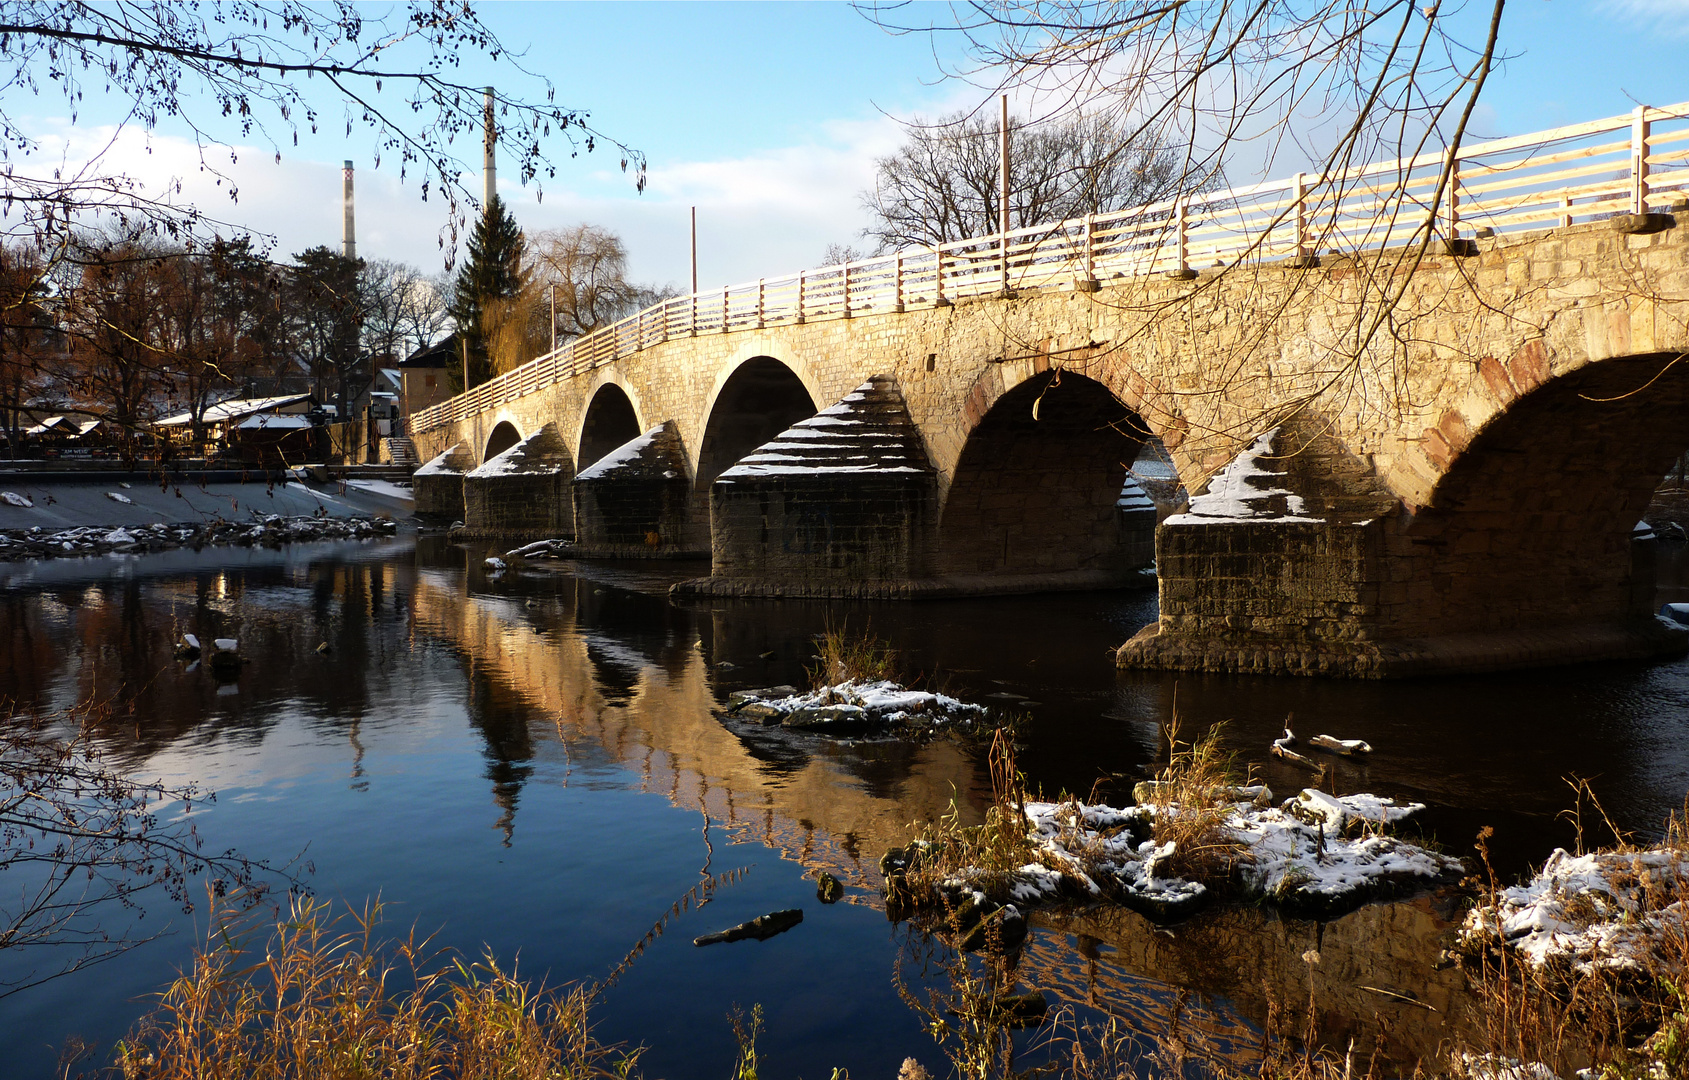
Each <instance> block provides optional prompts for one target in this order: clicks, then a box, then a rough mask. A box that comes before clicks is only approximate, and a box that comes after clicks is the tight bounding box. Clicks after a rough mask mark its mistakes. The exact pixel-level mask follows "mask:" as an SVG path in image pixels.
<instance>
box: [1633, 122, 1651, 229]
mask: <svg viewBox="0 0 1689 1080" xmlns="http://www.w3.org/2000/svg"><path fill="white" fill-rule="evenodd" d="M1648 129H1649V123H1648V106H1646V105H1638V106H1637V107H1636V111H1634V112H1632V113H1631V114H1630V212H1631V213H1633V214H1646V213H1647V212H1648V136H1649V134H1650V132H1649V130H1648Z"/></svg>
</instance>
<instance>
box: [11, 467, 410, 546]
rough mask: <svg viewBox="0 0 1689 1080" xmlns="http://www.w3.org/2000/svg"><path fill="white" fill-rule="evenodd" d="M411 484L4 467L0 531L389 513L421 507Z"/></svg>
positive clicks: (287, 474) (289, 475)
mask: <svg viewBox="0 0 1689 1080" xmlns="http://www.w3.org/2000/svg"><path fill="white" fill-rule="evenodd" d="M415 505H416V504H415V500H414V498H413V497H412V496H411V493H410V489H409V488H407V487H403V486H401V484H399V483H397V482H395V481H394V480H393V479H391V478H389V477H387V476H385V475H382V476H377V475H374V474H371V475H367V476H359V475H350V476H346V477H340V476H328V475H326V474H325V475H324V476H321V477H318V476H314V475H312V473H311V472H309V471H305V470H289V471H279V472H275V473H265V472H262V471H254V472H239V471H231V470H217V471H203V470H202V471H196V472H181V473H163V474H158V473H145V472H123V471H116V470H84V471H47V470H32V471H29V472H21V471H7V470H5V469H3V468H0V530H4V531H7V532H18V531H27V530H29V529H35V528H39V529H41V530H43V531H49V532H58V531H63V530H66V529H77V528H93V527H103V528H106V529H115V528H120V527H121V528H128V527H132V526H138V525H156V524H177V523H199V524H209V523H213V522H219V521H250V520H252V519H253V518H255V517H256V518H260V519H261V518H265V517H268V516H270V515H272V514H276V515H280V516H282V517H330V518H349V517H364V518H377V517H390V518H395V519H398V520H405V519H408V518H410V517H411V515H412V513H413V512H414V510H415Z"/></svg>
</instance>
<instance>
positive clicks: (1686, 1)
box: [1601, 0, 1689, 36]
mask: <svg viewBox="0 0 1689 1080" xmlns="http://www.w3.org/2000/svg"><path fill="white" fill-rule="evenodd" d="M1601 6H1602V8H1603V9H1605V10H1606V11H1608V12H1611V13H1613V14H1616V15H1619V16H1622V17H1624V18H1626V19H1627V20H1629V21H1631V22H1636V23H1642V24H1644V25H1645V26H1646V27H1647V28H1648V29H1650V30H1655V31H1662V32H1665V33H1668V34H1672V35H1674V36H1678V35H1684V36H1689V0H1605V3H1603V4H1602V5H1601Z"/></svg>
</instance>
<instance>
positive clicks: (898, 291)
mask: <svg viewBox="0 0 1689 1080" xmlns="http://www.w3.org/2000/svg"><path fill="white" fill-rule="evenodd" d="M893 266H894V269H893V270H892V293H893V295H894V297H895V299H894V301H893V303H892V310H893V311H902V310H903V250H902V249H901V248H899V249H898V252H897V256H896V258H895V260H894V262H893Z"/></svg>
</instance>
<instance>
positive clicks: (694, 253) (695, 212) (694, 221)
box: [692, 206, 698, 294]
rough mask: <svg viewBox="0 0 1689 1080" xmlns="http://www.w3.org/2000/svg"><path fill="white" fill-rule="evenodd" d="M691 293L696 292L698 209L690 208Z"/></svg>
mask: <svg viewBox="0 0 1689 1080" xmlns="http://www.w3.org/2000/svg"><path fill="white" fill-rule="evenodd" d="M692 292H693V293H694V294H696V293H697V292H698V208H697V207H696V206H694V207H693V208H692Z"/></svg>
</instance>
